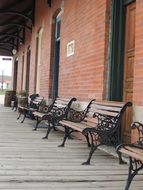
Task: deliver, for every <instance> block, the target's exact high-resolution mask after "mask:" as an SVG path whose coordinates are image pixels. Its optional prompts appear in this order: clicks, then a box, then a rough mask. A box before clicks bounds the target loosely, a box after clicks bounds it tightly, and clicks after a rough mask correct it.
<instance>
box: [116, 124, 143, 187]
mask: <svg viewBox="0 0 143 190" xmlns="http://www.w3.org/2000/svg"><path fill="white" fill-rule="evenodd" d="M131 128H132V129H136V130H137V132H138V140H137V141H136V143H134V144H120V145H119V146H118V147H117V153H118V154H119V157H120V163H124V161H123V160H122V154H125V155H126V156H128V157H129V170H128V179H127V183H126V187H125V190H128V189H129V187H130V185H131V182H132V180H133V178H134V177H135V175H137V174H138V172H139V171H140V170H141V169H143V124H141V123H139V122H134V123H133V124H132V125H131Z"/></svg>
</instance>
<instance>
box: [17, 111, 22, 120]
mask: <svg viewBox="0 0 143 190" xmlns="http://www.w3.org/2000/svg"><path fill="white" fill-rule="evenodd" d="M20 117H21V112H20V113H19V116H18V117H17V120H18V119H19V118H20Z"/></svg>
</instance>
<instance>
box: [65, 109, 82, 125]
mask: <svg viewBox="0 0 143 190" xmlns="http://www.w3.org/2000/svg"><path fill="white" fill-rule="evenodd" d="M84 118H85V110H84V111H76V110H74V109H72V108H71V109H70V110H69V113H68V116H67V119H68V120H69V121H73V122H81V121H82V120H83V119H84Z"/></svg>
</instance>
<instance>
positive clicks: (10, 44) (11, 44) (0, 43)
mask: <svg viewBox="0 0 143 190" xmlns="http://www.w3.org/2000/svg"><path fill="white" fill-rule="evenodd" d="M0 45H8V46H10V47H14V48H17V46H16V45H15V44H13V43H10V42H0Z"/></svg>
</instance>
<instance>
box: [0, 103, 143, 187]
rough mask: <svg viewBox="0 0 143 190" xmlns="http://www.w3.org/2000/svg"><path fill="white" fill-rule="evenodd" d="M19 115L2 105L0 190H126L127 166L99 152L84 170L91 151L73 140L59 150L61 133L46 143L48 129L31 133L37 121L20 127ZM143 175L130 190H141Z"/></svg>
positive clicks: (27, 120) (57, 133)
mask: <svg viewBox="0 0 143 190" xmlns="http://www.w3.org/2000/svg"><path fill="white" fill-rule="evenodd" d="M1 102H2V101H1ZM17 115H18V113H17V112H14V111H12V110H11V108H9V107H4V106H3V105H2V104H1V105H0V189H3V190H8V189H9V190H10V189H15V190H16V189H19V190H28V189H29V190H33V189H34V190H47V189H49V190H73V189H74V190H91V189H96V190H123V189H124V187H125V183H126V179H127V168H128V165H119V164H118V159H117V158H115V157H113V156H111V155H109V154H107V153H105V152H103V151H101V150H98V151H96V152H95V154H94V156H93V159H92V162H91V165H90V166H83V165H81V163H82V162H83V161H85V160H86V158H87V155H88V151H89V150H88V148H87V147H86V144H85V143H84V142H82V141H79V140H75V139H74V140H70V142H69V143H68V142H67V145H66V147H65V148H59V147H57V145H59V144H60V142H61V139H62V136H63V135H62V132H60V131H57V132H53V133H51V134H50V136H49V139H48V141H47V140H43V139H42V137H43V136H44V135H45V132H46V129H38V131H36V132H34V131H32V128H33V125H34V124H35V121H34V120H29V119H26V121H25V123H23V124H21V123H20V122H19V121H17V120H16V117H17ZM142 187H143V181H142V175H137V176H136V178H135V180H134V181H133V183H132V186H131V188H130V189H131V190H135V189H136V190H142Z"/></svg>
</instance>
